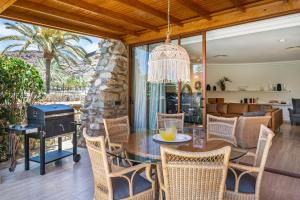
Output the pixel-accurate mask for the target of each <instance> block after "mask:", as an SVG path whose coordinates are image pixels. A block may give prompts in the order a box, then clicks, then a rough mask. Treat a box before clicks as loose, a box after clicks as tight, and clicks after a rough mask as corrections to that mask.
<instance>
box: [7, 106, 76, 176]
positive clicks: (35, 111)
mask: <svg viewBox="0 0 300 200" xmlns="http://www.w3.org/2000/svg"><path fill="white" fill-rule="evenodd" d="M27 123H28V125H27V126H25V127H24V126H10V132H11V133H12V134H15V133H21V134H23V135H24V151H25V170H29V161H33V162H38V163H40V174H41V175H43V174H45V164H47V163H50V162H53V161H56V160H59V159H61V158H65V157H67V156H71V155H73V160H74V162H78V161H79V160H80V155H79V154H77V127H76V123H75V122H74V109H73V108H72V107H71V106H68V105H63V104H51V105H32V106H29V107H28V109H27ZM68 133H72V134H73V151H72V152H71V151H67V150H62V138H61V136H62V135H63V134H68ZM53 137H58V150H55V151H51V152H45V139H46V138H53ZM12 138H17V137H12ZM29 138H35V139H40V155H39V156H35V157H31V158H30V157H29ZM13 146H14V145H13ZM14 148H17V147H14ZM12 152H14V150H12ZM13 157H14V156H13ZM12 163H14V162H12ZM14 167H15V163H14V164H12V168H11V171H13V170H14Z"/></svg>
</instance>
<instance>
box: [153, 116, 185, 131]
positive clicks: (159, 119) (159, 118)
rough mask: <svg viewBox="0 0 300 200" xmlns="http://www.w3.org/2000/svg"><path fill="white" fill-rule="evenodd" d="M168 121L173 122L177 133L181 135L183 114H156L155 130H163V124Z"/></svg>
mask: <svg viewBox="0 0 300 200" xmlns="http://www.w3.org/2000/svg"><path fill="white" fill-rule="evenodd" d="M170 120H175V121H176V126H177V127H176V128H177V130H178V132H179V133H183V126H184V113H178V114H167V113H156V129H157V130H159V129H160V128H165V122H166V121H170Z"/></svg>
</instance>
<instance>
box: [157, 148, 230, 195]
mask: <svg viewBox="0 0 300 200" xmlns="http://www.w3.org/2000/svg"><path fill="white" fill-rule="evenodd" d="M230 152H231V147H230V146H227V147H223V148H221V149H217V150H213V151H209V152H186V151H180V150H176V149H172V148H168V147H161V158H162V164H161V166H160V165H158V167H157V172H158V180H159V183H160V199H162V197H163V192H164V194H165V198H166V200H173V199H178V200H180V199H184V200H190V199H199V200H207V199H209V200H221V199H223V196H224V191H225V181H226V174H227V170H228V162H229V157H230ZM161 168H162V170H161Z"/></svg>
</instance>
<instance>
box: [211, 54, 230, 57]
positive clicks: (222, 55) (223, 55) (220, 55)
mask: <svg viewBox="0 0 300 200" xmlns="http://www.w3.org/2000/svg"><path fill="white" fill-rule="evenodd" d="M223 57H228V55H225V54H219V55H215V56H214V58H223Z"/></svg>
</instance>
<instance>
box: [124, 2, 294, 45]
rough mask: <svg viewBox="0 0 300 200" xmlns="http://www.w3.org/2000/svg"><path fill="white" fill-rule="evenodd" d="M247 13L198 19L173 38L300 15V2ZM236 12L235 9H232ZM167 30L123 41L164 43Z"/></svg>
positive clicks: (269, 5)
mask: <svg viewBox="0 0 300 200" xmlns="http://www.w3.org/2000/svg"><path fill="white" fill-rule="evenodd" d="M246 9H247V12H245V13H241V12H229V11H228V12H220V13H214V14H211V16H212V20H211V21H207V20H205V19H197V20H193V21H189V22H186V23H185V24H184V28H180V27H176V26H175V27H174V28H173V29H172V36H173V38H177V37H179V36H183V35H193V34H201V32H202V31H209V30H215V29H218V28H224V27H229V26H234V25H239V24H244V23H248V22H253V21H258V20H263V19H269V18H273V17H279V16H283V15H288V14H293V13H299V12H300V0H289V3H288V4H287V3H284V4H283V3H282V1H281V0H280V1H269V3H263V4H257V3H253V4H249V5H247V7H246ZM232 10H234V9H232ZM166 31H167V29H166V28H163V29H161V31H160V32H159V33H153V32H144V33H142V34H141V35H140V36H139V37H133V36H125V37H123V40H124V41H125V42H126V43H127V44H129V45H141V44H145V43H149V42H158V41H163V40H164V38H165V34H164V33H165V32H166Z"/></svg>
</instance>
